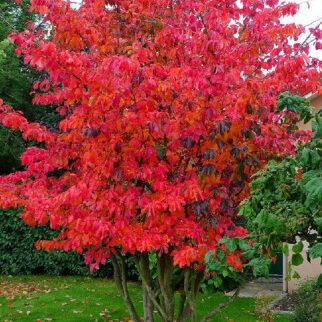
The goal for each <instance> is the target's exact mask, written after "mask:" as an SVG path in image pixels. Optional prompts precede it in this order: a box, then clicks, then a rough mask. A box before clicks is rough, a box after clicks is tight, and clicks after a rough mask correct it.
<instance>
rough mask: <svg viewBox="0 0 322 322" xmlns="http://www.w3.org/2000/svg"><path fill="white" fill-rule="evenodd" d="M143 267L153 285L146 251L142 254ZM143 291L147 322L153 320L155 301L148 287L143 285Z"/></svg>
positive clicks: (145, 319)
mask: <svg viewBox="0 0 322 322" xmlns="http://www.w3.org/2000/svg"><path fill="white" fill-rule="evenodd" d="M141 267H142V272H143V274H145V275H146V278H147V282H148V283H149V284H150V285H152V277H151V274H150V261H149V254H148V253H147V252H144V253H142V254H141ZM142 291H143V310H144V321H145V322H153V321H154V319H153V303H152V300H151V298H150V296H149V293H148V290H147V288H146V287H145V286H144V285H142Z"/></svg>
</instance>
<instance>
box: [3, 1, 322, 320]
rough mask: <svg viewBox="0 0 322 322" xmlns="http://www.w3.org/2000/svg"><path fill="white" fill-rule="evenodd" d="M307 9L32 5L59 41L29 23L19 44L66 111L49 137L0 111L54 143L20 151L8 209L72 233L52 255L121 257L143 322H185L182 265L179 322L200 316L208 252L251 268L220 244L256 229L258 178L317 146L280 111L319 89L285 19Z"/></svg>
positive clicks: (119, 273) (99, 260) (214, 4)
mask: <svg viewBox="0 0 322 322" xmlns="http://www.w3.org/2000/svg"><path fill="white" fill-rule="evenodd" d="M297 9H298V6H297V5H296V4H279V1H277V0H260V1H258V0H256V1H255V0H242V1H240V3H238V2H236V1H235V0H231V1H227V0H218V1H205V0H203V1H184V2H182V1H171V0H159V1H151V0H137V1H132V0H131V1H128V0H117V1H107V0H85V1H82V2H81V4H80V7H79V8H78V9H77V10H76V9H74V8H73V7H71V6H70V2H69V1H61V0H58V1H56V0H55V1H54V0H32V1H31V10H35V11H36V12H37V13H38V14H39V15H41V16H43V17H44V22H46V23H48V25H50V27H51V28H50V31H46V30H44V31H41V30H38V29H36V28H35V27H34V26H33V25H29V27H28V29H27V30H26V31H24V32H22V33H16V34H14V35H12V37H11V39H12V41H13V42H14V43H15V44H16V45H17V46H18V48H17V49H16V53H17V54H18V55H22V56H23V57H24V62H25V63H29V64H30V66H32V67H34V68H36V69H37V70H39V71H46V73H48V77H46V78H45V79H44V80H42V81H37V82H36V83H35V84H34V94H35V96H34V99H33V102H34V103H35V104H41V105H51V104H55V105H57V106H58V108H57V109H58V111H59V112H60V115H61V116H62V118H63V119H62V120H61V122H60V123H59V131H58V132H53V131H49V130H48V129H46V128H45V127H44V126H42V125H40V124H38V123H28V122H27V120H26V119H25V118H24V116H23V115H22V114H21V113H19V112H16V111H13V110H12V108H11V107H9V106H8V105H6V104H2V105H1V111H2V113H1V114H0V121H1V122H2V124H3V125H5V126H7V127H11V128H13V129H19V130H20V131H22V135H23V137H24V138H25V139H26V140H35V141H38V142H40V143H42V145H43V146H42V147H29V148H28V149H27V150H26V151H25V152H24V153H23V155H22V157H21V161H22V163H23V165H24V166H25V170H24V171H21V172H16V173H13V174H11V175H9V176H6V177H1V178H0V205H1V206H2V207H4V208H8V207H17V206H21V207H23V213H22V218H23V219H24V221H25V222H26V223H27V224H29V225H36V224H41V225H44V224H46V223H48V222H49V223H50V225H51V227H52V228H53V229H55V228H61V229H62V230H61V233H60V235H59V236H58V237H57V238H56V239H54V240H52V241H41V242H39V243H38V244H37V246H38V247H40V248H44V249H46V250H52V249H64V250H66V251H68V250H70V249H73V250H76V251H78V252H79V253H83V252H84V253H85V259H86V262H87V263H88V264H89V265H90V267H91V269H97V268H99V265H100V264H104V263H105V261H106V259H107V258H108V257H111V259H112V261H113V264H114V271H115V277H116V281H117V285H118V287H119V290H120V292H121V294H122V295H123V297H124V299H125V301H126V303H127V305H128V308H129V310H130V312H131V316H132V318H133V319H134V320H135V321H137V320H138V316H137V314H136V313H135V310H134V307H133V303H132V302H131V300H130V298H129V294H128V291H127V287H126V281H124V278H123V277H124V271H123V270H122V267H123V266H122V263H123V257H122V256H123V255H122V252H123V253H130V254H132V255H133V256H134V258H135V260H136V263H137V268H138V270H139V273H140V276H141V278H142V282H143V286H144V287H143V289H144V305H145V313H146V314H147V316H146V320H147V321H151V320H152V319H153V316H152V315H153V314H152V308H153V306H154V307H155V309H156V310H157V311H158V313H159V314H160V315H161V316H162V319H163V320H164V321H173V319H174V293H173V285H172V284H171V283H172V280H171V274H172V271H173V266H174V265H178V266H179V267H180V268H182V269H183V273H184V292H183V293H182V297H181V300H182V302H181V305H180V310H179V313H178V321H185V320H186V319H187V316H188V315H191V316H192V321H195V319H196V317H195V306H194V301H195V297H196V294H197V292H198V289H199V285H200V281H201V279H202V277H203V269H204V267H205V254H206V253H208V252H209V251H210V250H212V251H214V253H213V256H214V257H216V256H217V254H218V260H219V261H223V258H222V254H223V255H224V258H225V260H226V264H227V266H229V267H230V268H231V269H233V270H239V271H242V270H243V263H244V262H245V258H244V257H243V252H242V251H240V250H237V249H235V248H233V249H230V248H229V247H227V246H226V244H225V243H222V242H221V241H222V240H223V238H224V240H225V238H226V240H229V239H230V238H233V237H243V236H245V235H246V234H247V231H246V229H244V228H242V227H241V226H239V225H238V218H237V213H238V206H239V204H240V202H241V200H243V199H244V198H245V197H247V196H248V195H249V183H250V181H251V176H252V174H254V173H256V172H257V171H258V170H260V169H262V168H263V167H264V166H265V164H266V163H267V161H268V160H270V159H279V158H282V157H283V156H285V155H289V154H291V155H294V153H295V149H296V147H297V146H298V144H299V143H300V142H302V141H305V140H308V139H309V137H310V133H306V132H303V131H298V130H297V129H296V128H295V127H293V126H292V124H293V120H294V118H296V117H297V116H296V115H295V113H292V112H291V111H284V110H283V111H279V112H277V113H275V112H276V109H277V97H278V95H279V94H280V93H282V92H285V91H289V92H291V93H297V94H299V95H303V94H305V93H307V92H308V91H312V92H316V91H318V90H320V89H321V87H320V82H319V77H320V73H319V71H318V68H319V67H320V64H321V62H320V61H319V60H317V59H312V58H309V57H308V56H307V53H308V45H307V44H305V43H302V44H299V43H298V42H297V39H298V36H299V35H300V34H301V33H302V32H303V27H298V26H296V25H294V24H282V23H281V22H280V19H281V18H282V17H283V16H285V15H294V14H295V13H296V11H297ZM318 36H319V35H318V34H317V37H318ZM291 40H293V41H294V42H293V43H292V42H291ZM151 251H156V253H157V267H158V282H157V283H152V281H151V276H150V271H149V257H148V254H149V252H151ZM219 254H221V255H219ZM219 256H220V257H219ZM117 258H118V259H119V260H118V259H117ZM220 258H221V259H220Z"/></svg>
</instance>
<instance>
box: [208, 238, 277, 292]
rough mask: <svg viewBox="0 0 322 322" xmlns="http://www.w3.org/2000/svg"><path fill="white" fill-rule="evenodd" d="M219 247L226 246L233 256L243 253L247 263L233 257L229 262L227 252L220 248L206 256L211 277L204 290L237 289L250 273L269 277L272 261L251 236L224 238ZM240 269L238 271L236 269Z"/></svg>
mask: <svg viewBox="0 0 322 322" xmlns="http://www.w3.org/2000/svg"><path fill="white" fill-rule="evenodd" d="M219 245H225V248H226V250H227V251H228V252H229V253H231V254H232V255H236V254H238V253H242V256H243V257H244V259H246V260H247V262H244V263H242V259H241V258H239V257H238V256H236V257H235V256H233V257H232V258H231V259H230V262H228V260H227V257H226V255H225V252H224V251H223V250H222V249H221V248H220V247H218V248H217V249H216V251H215V252H214V251H210V252H208V253H207V254H206V257H205V262H206V272H207V273H209V274H210V277H209V278H208V279H207V280H206V282H205V283H206V286H207V287H206V286H202V288H203V289H208V290H209V285H210V286H212V291H218V290H227V289H233V288H236V287H237V286H238V285H239V284H240V283H242V282H243V280H244V278H245V276H246V275H247V274H248V273H252V275H253V276H256V277H260V276H261V277H268V276H269V268H270V266H271V264H272V259H271V258H270V257H268V256H267V255H266V254H265V252H264V251H263V247H262V245H261V243H258V242H254V240H252V239H251V238H250V237H249V236H247V237H245V238H227V237H225V238H223V239H221V241H220V242H219ZM234 266H235V268H234ZM237 267H238V268H239V269H237V270H236V268H237Z"/></svg>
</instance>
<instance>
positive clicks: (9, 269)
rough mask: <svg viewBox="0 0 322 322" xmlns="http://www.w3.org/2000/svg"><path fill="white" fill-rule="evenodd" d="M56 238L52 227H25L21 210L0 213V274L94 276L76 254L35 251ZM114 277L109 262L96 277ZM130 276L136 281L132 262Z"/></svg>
mask: <svg viewBox="0 0 322 322" xmlns="http://www.w3.org/2000/svg"><path fill="white" fill-rule="evenodd" d="M56 235H57V231H53V230H51V229H50V228H49V227H43V226H37V227H31V226H28V225H26V224H25V223H24V222H23V220H22V219H20V217H19V211H18V210H15V209H10V210H7V211H4V210H0V274H5V275H9V274H10V275H29V274H49V275H82V276H89V275H91V274H90V271H89V268H88V266H87V265H85V264H84V258H83V256H82V255H79V254H77V253H76V252H68V253H66V252H64V251H51V252H45V251H37V250H36V248H35V246H34V243H35V242H36V241H37V240H40V239H52V238H54V237H55V236H56ZM112 274H113V267H112V264H111V262H109V261H107V263H106V265H105V266H103V267H101V269H99V270H98V271H95V272H94V273H93V276H97V277H112ZM128 276H129V278H130V279H133V280H135V279H137V272H136V269H135V265H134V263H133V261H132V260H131V259H130V258H129V259H128Z"/></svg>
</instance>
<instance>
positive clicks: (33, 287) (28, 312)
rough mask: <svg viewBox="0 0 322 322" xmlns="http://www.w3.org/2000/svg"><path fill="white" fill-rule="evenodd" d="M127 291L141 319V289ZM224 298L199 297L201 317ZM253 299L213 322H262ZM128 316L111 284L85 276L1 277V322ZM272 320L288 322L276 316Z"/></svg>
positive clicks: (121, 318) (241, 300) (134, 287)
mask: <svg viewBox="0 0 322 322" xmlns="http://www.w3.org/2000/svg"><path fill="white" fill-rule="evenodd" d="M130 292H131V295H132V297H133V299H134V301H135V305H136V306H137V308H138V312H139V314H140V315H141V316H142V309H141V289H140V286H139V285H136V284H131V285H130ZM226 299H227V298H226V297H225V296H223V295H221V294H212V295H202V294H201V295H200V296H199V298H198V305H197V308H198V312H199V314H200V316H202V315H203V314H205V313H206V312H208V311H210V310H211V308H213V307H214V306H215V305H217V304H218V303H220V302H222V301H225V300H226ZM255 307H256V300H254V299H251V298H237V299H236V300H235V301H234V302H233V303H232V304H231V305H230V306H229V307H228V308H226V309H225V310H223V311H222V312H221V313H218V314H217V315H216V316H215V317H214V318H213V319H212V321H216V322H222V321H225V322H227V321H228V322H251V321H262V319H261V318H260V317H258V316H257V315H256V314H255V313H254V311H255ZM129 320H130V319H129V314H128V312H127V310H126V308H125V306H124V304H123V301H122V298H121V297H120V296H119V294H118V292H117V289H116V287H115V284H114V282H112V281H111V280H107V279H94V278H87V277H51V276H22V277H7V276H0V321H3V322H4V321H31V322H35V321H37V322H40V321H41V322H42V321H61V322H69V321H75V322H76V321H77V322H81V321H129ZM275 321H279V322H282V321H289V320H288V319H287V317H281V316H280V317H278V316H277V317H276V319H275Z"/></svg>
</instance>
